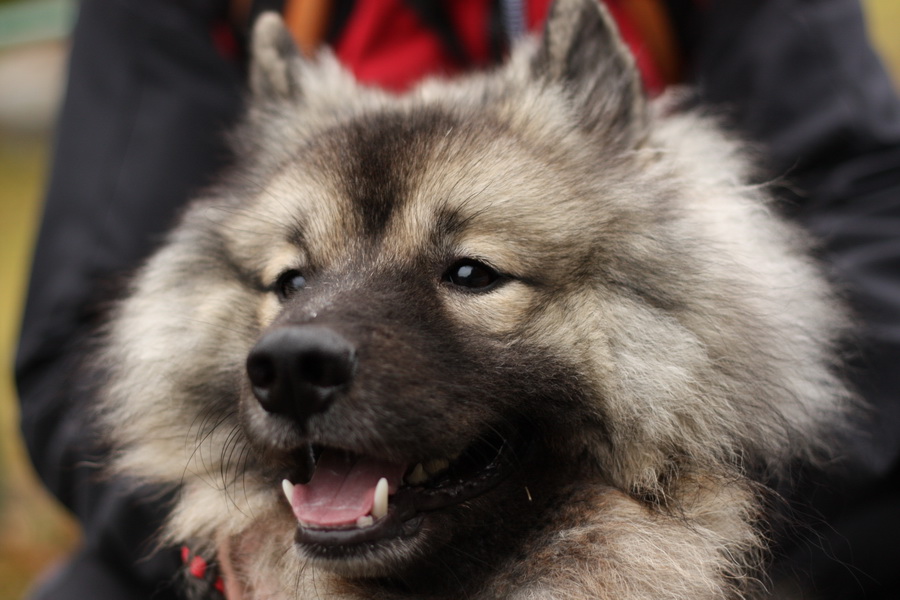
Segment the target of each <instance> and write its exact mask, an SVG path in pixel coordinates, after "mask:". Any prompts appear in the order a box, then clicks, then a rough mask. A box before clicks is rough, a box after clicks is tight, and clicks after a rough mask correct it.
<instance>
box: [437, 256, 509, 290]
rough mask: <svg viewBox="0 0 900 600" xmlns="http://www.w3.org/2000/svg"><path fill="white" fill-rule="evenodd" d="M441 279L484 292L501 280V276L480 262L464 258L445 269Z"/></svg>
mask: <svg viewBox="0 0 900 600" xmlns="http://www.w3.org/2000/svg"><path fill="white" fill-rule="evenodd" d="M443 280H444V281H445V282H447V283H451V284H453V285H455V286H457V287H461V288H466V289H469V290H472V291H478V292H485V291H487V290H490V289H492V288H493V287H494V286H495V285H497V283H498V282H499V281H501V280H502V276H501V275H500V273H498V272H497V271H495V270H494V269H492V268H491V267H489V266H487V265H486V264H484V263H482V262H479V261H477V260H474V259H471V258H464V259H462V260H459V261H457V262H455V263H453V264H452V265H451V266H450V268H449V269H447V271H446V272H445V273H444V277H443Z"/></svg>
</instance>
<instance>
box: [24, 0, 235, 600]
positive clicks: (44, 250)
mask: <svg viewBox="0 0 900 600" xmlns="http://www.w3.org/2000/svg"><path fill="white" fill-rule="evenodd" d="M218 4H219V3H218V2H216V1H215V0H179V1H177V2H170V1H164V0H154V1H146V0H87V1H85V2H84V3H83V4H82V5H81V7H80V13H79V18H78V22H77V25H76V28H75V32H74V39H73V46H72V52H71V58H70V66H69V79H68V85H67V91H66V98H65V101H64V106H63V109H62V113H61V116H60V119H59V122H58V127H57V132H56V140H55V148H54V153H53V165H52V175H51V179H50V184H49V189H48V192H47V195H46V199H45V208H44V215H43V220H42V224H41V229H40V234H39V240H38V243H37V247H36V250H35V254H34V262H33V267H32V274H31V280H30V283H29V290H28V300H27V303H26V310H25V316H24V321H23V324H22V329H21V337H20V342H19V348H18V355H17V360H16V381H17V386H18V392H19V396H20V399H21V426H22V430H23V433H24V438H25V442H26V445H27V447H28V450H29V453H30V456H31V459H32V461H33V463H34V465H35V467H36V469H37V471H38V474H39V475H40V477H41V478H42V479H43V481H44V483H45V484H46V485H47V487H48V488H49V489H50V490H51V491H52V492H53V493H54V494H55V495H56V496H57V497H58V498H59V499H60V500H61V501H62V502H63V503H64V504H65V505H66V506H67V507H68V508H69V509H70V510H72V511H73V512H74V514H75V515H76V517H77V518H78V519H79V521H80V522H81V523H82V525H83V529H84V544H83V547H82V549H81V551H80V553H79V554H78V556H77V557H76V558H75V559H74V560H73V562H72V563H71V564H69V565H67V566H66V567H65V568H64V569H63V570H62V571H60V572H59V573H58V574H57V575H56V576H55V578H54V579H53V580H51V581H50V582H48V583H47V584H46V585H44V586H43V588H42V589H41V590H39V591H38V592H37V597H39V598H54V599H65V598H73V599H74V598H78V599H82V598H98V599H102V598H143V597H147V596H148V595H149V593H150V592H153V591H154V590H157V588H159V587H160V586H161V585H163V584H164V583H165V582H166V581H168V580H169V579H171V577H172V575H173V573H174V572H175V564H176V558H175V557H174V556H173V555H172V553H167V552H162V553H152V552H151V544H150V542H149V540H150V539H151V537H152V533H153V532H154V531H155V530H156V528H157V527H158V526H159V523H160V521H161V517H162V515H161V512H162V510H163V509H162V508H161V507H162V506H164V502H161V501H160V499H159V498H158V497H154V496H153V494H151V493H150V491H149V490H148V491H147V493H146V494H141V493H134V492H131V493H125V492H124V491H123V488H124V486H123V485H122V483H121V482H118V481H114V480H109V479H106V478H104V477H101V476H99V474H98V473H99V469H98V468H97V465H98V460H97V456H98V454H97V453H98V448H97V443H96V441H95V439H93V436H92V435H91V434H90V428H89V427H88V426H87V425H89V423H87V422H86V418H85V417H86V410H85V400H86V398H85V397H84V396H85V394H86V392H85V391H84V390H85V389H86V388H85V386H83V385H82V384H83V383H84V382H80V381H78V380H77V379H76V378H74V375H73V374H74V371H75V369H76V368H77V366H78V364H79V362H80V361H81V360H82V358H83V355H84V345H85V340H86V339H87V337H88V336H89V335H90V333H91V331H92V330H93V328H94V327H95V326H96V324H97V320H98V315H99V312H100V309H99V307H101V306H102V304H103V302H104V301H107V300H108V296H109V292H110V290H111V287H112V286H110V282H111V281H115V280H117V279H121V278H122V277H124V275H125V274H126V273H127V271H129V270H130V269H132V268H133V267H134V266H135V265H136V264H138V263H140V261H141V260H142V259H143V258H144V257H145V256H146V255H147V254H148V252H149V251H150V250H151V249H152V248H153V246H154V244H155V243H156V242H157V241H158V239H159V237H160V235H161V232H163V231H164V230H165V229H166V228H167V227H168V226H169V225H170V224H171V223H172V221H173V218H174V216H175V214H176V213H177V211H178V208H179V207H180V206H181V205H182V204H183V203H184V202H185V199H186V198H187V197H188V196H189V195H190V194H191V193H192V192H193V191H195V190H196V189H197V188H198V187H200V186H202V185H204V183H205V182H206V181H207V180H208V177H209V176H210V174H211V173H212V172H213V171H215V169H216V168H217V167H218V165H219V164H220V163H222V162H223V161H225V160H227V156H226V154H225V149H224V144H223V137H222V131H223V130H224V129H225V128H226V127H227V125H228V124H229V123H231V122H232V121H233V120H234V119H235V117H236V115H237V113H238V112H239V110H240V94H241V92H240V90H241V86H242V82H241V76H240V73H239V69H237V68H236V67H235V65H232V64H230V63H229V61H227V60H225V59H223V58H222V57H221V56H220V55H219V54H218V52H217V51H216V49H215V47H214V44H213V42H212V39H211V36H210V30H211V25H210V24H211V23H212V22H213V21H214V19H215V18H216V17H217V15H218V14H219V12H220V10H221V9H220V7H219V6H218ZM99 462H102V460H100V461H99ZM145 498H146V499H145ZM147 499H152V501H147ZM150 554H153V556H152V557H151V558H146V557H147V555H150Z"/></svg>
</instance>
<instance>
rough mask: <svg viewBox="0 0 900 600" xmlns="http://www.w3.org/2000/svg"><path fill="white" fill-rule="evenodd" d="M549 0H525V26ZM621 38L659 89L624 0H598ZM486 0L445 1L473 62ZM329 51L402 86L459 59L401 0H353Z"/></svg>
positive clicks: (368, 79) (452, 69) (538, 18)
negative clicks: (345, 19) (347, 18)
mask: <svg viewBox="0 0 900 600" xmlns="http://www.w3.org/2000/svg"><path fill="white" fill-rule="evenodd" d="M551 1H552V0H525V8H526V14H525V16H526V22H527V26H528V28H529V30H531V31H533V32H537V31H540V29H541V28H542V27H543V22H544V20H545V19H546V16H547V11H548V9H549V6H550V4H551ZM604 1H605V2H606V4H607V6H608V7H609V9H610V12H611V13H612V15H613V17H614V18H615V19H616V21H617V22H618V24H619V29H620V31H621V33H622V37H623V38H624V39H625V42H626V43H627V44H628V46H629V47H630V48H631V50H632V52H634V54H635V58H636V60H637V64H638V68H639V69H640V71H641V73H642V75H643V78H644V84H645V86H646V88H647V89H648V91H650V93H658V92H660V91H662V89H663V87H665V86H664V83H663V78H662V76H661V73H660V70H659V68H658V67H657V66H656V65H655V63H654V62H653V58H652V56H651V54H650V53H649V52H647V50H646V48H645V46H644V44H643V43H642V41H641V38H640V34H639V33H638V30H637V29H636V28H635V27H634V24H633V23H631V22H630V21H629V19H628V16H627V14H626V13H625V12H624V11H623V10H622V9H621V7H620V3H621V2H622V1H627V0H604ZM490 5H491V0H453V1H452V2H446V3H445V6H446V7H447V10H449V11H450V13H451V14H450V16H451V19H452V20H453V26H454V29H455V30H456V32H457V35H459V37H460V39H461V41H462V43H463V45H465V47H466V50H467V52H468V53H469V56H470V57H471V58H472V59H473V60H474V61H475V65H476V66H484V65H487V64H488V61H489V57H490V54H489V47H488V18H489V15H490ZM335 52H336V54H337V56H338V58H339V59H340V60H341V62H342V63H343V64H344V65H346V66H347V67H348V68H349V69H350V70H351V71H352V72H353V73H354V75H356V77H357V79H359V81H362V82H363V83H367V84H372V85H378V86H381V87H384V88H386V89H389V90H394V91H402V90H404V89H406V88H408V87H409V86H410V85H412V84H413V83H415V82H416V81H418V80H419V79H422V78H423V77H425V76H427V75H453V74H455V73H458V72H459V71H460V70H461V68H462V67H461V65H458V64H456V63H455V61H454V60H453V59H452V58H451V57H450V56H449V55H448V54H447V52H446V50H445V49H444V47H443V45H442V44H441V41H440V40H439V39H438V38H437V36H436V35H435V34H434V33H433V32H432V31H431V30H429V29H428V28H426V27H425V26H424V25H422V23H420V21H419V18H418V16H417V15H416V14H415V13H414V12H413V11H412V10H411V9H409V8H408V7H406V6H405V5H404V4H403V2H402V0H358V1H357V2H356V5H355V9H354V12H353V14H352V15H351V18H350V20H349V21H348V23H347V25H346V27H345V28H344V31H343V33H342V35H341V38H340V40H339V41H338V43H337V45H336V47H335Z"/></svg>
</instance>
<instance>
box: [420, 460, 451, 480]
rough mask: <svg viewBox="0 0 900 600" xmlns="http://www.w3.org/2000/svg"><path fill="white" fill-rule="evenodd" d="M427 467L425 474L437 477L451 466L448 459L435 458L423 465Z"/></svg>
mask: <svg viewBox="0 0 900 600" xmlns="http://www.w3.org/2000/svg"><path fill="white" fill-rule="evenodd" d="M423 466H424V467H425V472H426V473H427V474H428V475H429V476H430V475H436V474H438V473H440V472H441V471H444V470H446V469H447V467H449V466H450V461H449V460H447V459H446V458H433V459H431V460H429V461H425V464H424V465H423Z"/></svg>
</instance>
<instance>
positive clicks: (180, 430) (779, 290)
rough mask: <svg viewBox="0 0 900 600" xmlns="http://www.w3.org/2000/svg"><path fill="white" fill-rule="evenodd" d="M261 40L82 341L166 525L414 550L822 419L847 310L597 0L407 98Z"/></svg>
mask: <svg viewBox="0 0 900 600" xmlns="http://www.w3.org/2000/svg"><path fill="white" fill-rule="evenodd" d="M253 50H254V62H253V65H252V69H251V84H252V91H253V97H252V99H251V103H250V108H249V114H248V116H247V119H246V122H245V124H244V125H243V126H242V127H241V129H240V130H239V131H238V132H237V133H236V134H235V147H236V151H237V153H238V154H239V163H238V164H237V165H236V166H235V168H234V169H233V170H232V172H230V173H229V174H227V175H226V176H225V179H224V181H223V183H222V184H221V185H219V186H218V187H217V188H216V189H215V190H213V191H212V192H211V193H210V194H208V197H207V198H205V199H201V200H199V201H197V202H196V203H195V204H194V205H193V206H192V207H191V208H190V210H189V211H188V212H187V214H186V215H185V217H184V219H183V221H182V223H181V224H180V226H179V227H178V228H176V230H175V231H174V232H173V234H172V235H171V236H170V239H169V241H168V243H167V244H166V245H165V246H164V247H163V248H162V249H161V250H160V251H159V252H158V253H157V254H156V255H155V257H154V258H153V259H152V260H151V262H150V263H149V265H148V266H147V267H146V268H145V269H144V270H143V271H142V273H141V274H140V276H139V277H138V279H137V280H136V283H135V287H134V291H133V294H132V296H131V297H130V298H129V299H128V300H127V301H126V302H124V303H123V304H122V306H121V308H120V309H119V311H118V313H117V314H116V316H115V318H114V320H113V323H112V326H111V331H110V334H109V337H108V341H109V344H108V348H109V352H108V353H107V355H106V356H105V357H104V359H103V360H104V361H105V362H107V363H108V364H110V365H111V368H110V384H109V386H108V390H107V394H106V397H105V401H104V409H105V412H106V414H107V417H106V422H107V423H108V424H110V426H111V428H114V437H115V438H116V440H117V441H118V442H119V443H120V444H121V445H122V447H123V449H124V451H123V453H122V458H121V461H120V466H121V468H122V469H123V470H125V471H126V472H131V473H134V474H136V475H138V476H140V477H142V478H144V479H147V480H151V481H156V482H165V483H170V484H177V485H180V486H181V490H182V491H181V494H180V500H179V504H178V506H177V508H176V513H175V516H174V520H173V525H172V530H173V531H174V532H175V533H174V534H173V535H177V536H187V537H192V538H200V539H208V540H212V539H214V538H216V537H217V536H222V535H238V534H241V533H242V532H246V531H248V530H253V528H254V527H257V526H258V524H259V523H262V522H265V523H267V524H268V525H266V527H268V528H269V529H272V526H271V524H272V523H277V524H278V526H277V527H275V528H274V529H275V530H277V531H279V532H280V533H278V534H277V535H274V537H273V541H271V544H272V547H273V548H275V547H277V548H276V549H275V550H272V551H271V552H270V554H272V555H273V556H274V555H281V554H283V553H284V551H285V548H284V544H292V543H293V542H296V544H297V545H298V546H299V547H300V550H301V555H302V556H303V557H305V558H306V559H311V560H313V561H314V563H315V564H317V565H320V566H324V567H326V568H329V569H332V570H335V571H338V572H341V573H345V574H350V575H378V574H386V573H399V572H405V571H408V570H409V569H410V568H411V567H412V566H414V565H416V564H418V563H420V562H421V561H423V560H426V561H427V560H428V557H429V556H432V555H434V554H435V553H437V552H439V549H440V548H443V547H446V546H448V545H451V546H452V545H453V544H457V548H458V549H460V552H464V551H465V552H474V550H473V548H476V547H479V546H484V545H491V544H493V546H494V547H497V546H499V545H502V544H503V543H505V542H504V541H503V540H510V539H514V538H515V535H518V533H516V532H523V531H533V530H536V529H538V528H540V527H541V525H540V524H538V523H536V522H535V521H536V520H542V519H545V518H548V517H547V514H546V510H545V509H546V506H547V505H548V503H549V502H551V501H552V499H553V498H554V497H555V495H556V494H557V490H559V489H562V488H563V487H565V486H566V485H569V484H570V482H571V481H572V480H573V479H577V480H584V481H602V482H603V483H605V484H608V485H613V486H616V487H618V488H619V489H621V490H623V491H625V492H627V493H632V494H641V495H643V496H644V497H647V498H652V497H654V495H656V494H662V493H665V490H664V489H663V488H664V487H665V486H666V485H668V484H669V483H670V481H671V479H672V477H677V473H679V472H684V471H690V470H691V469H701V468H702V469H721V470H727V469H729V468H738V466H739V464H741V461H747V460H748V459H755V460H759V461H761V462H763V463H765V462H767V461H772V462H778V461H779V460H781V459H782V458H783V457H785V456H788V455H790V454H791V453H792V451H793V448H792V443H791V442H792V439H791V438H792V436H794V437H795V439H797V438H799V437H802V438H804V439H805V438H808V437H809V436H808V433H809V432H810V431H813V430H815V429H817V427H818V424H819V423H820V422H827V421H830V420H831V419H832V412H833V411H834V410H836V408H835V406H836V401H835V398H836V397H837V396H838V395H839V393H836V390H840V386H839V385H837V384H836V383H835V381H834V379H833V377H832V376H831V374H830V368H831V359H832V355H831V347H832V342H833V337H834V336H833V333H832V329H831V326H830V325H823V324H829V323H833V322H835V321H836V319H838V317H837V316H836V313H835V312H834V311H833V309H832V307H831V302H830V300H829V297H828V291H827V289H826V287H825V286H824V285H823V284H822V283H821V281H820V279H819V278H818V276H817V275H816V273H815V268H814V267H813V266H812V265H810V264H809V263H808V262H807V261H806V260H805V259H804V258H803V257H802V254H801V253H800V252H798V251H797V248H796V246H797V244H798V243H797V241H796V240H797V239H798V238H799V237H800V236H799V235H798V234H797V233H796V232H795V231H794V230H793V229H791V228H789V227H787V226H785V225H784V224H783V223H781V222H780V221H777V220H776V219H774V218H773V217H772V216H771V215H770V214H769V213H768V211H767V209H766V208H765V206H764V205H763V203H762V201H761V200H760V198H759V197H758V196H759V193H760V192H759V191H758V190H755V189H751V188H747V187H742V186H741V185H740V181H741V180H742V178H743V177H745V175H746V172H745V167H744V164H743V162H742V160H741V159H740V158H739V157H738V156H737V154H738V149H737V146H736V145H735V144H733V143H732V142H730V141H728V140H726V139H724V138H723V137H722V136H720V135H719V134H718V133H716V132H715V131H714V129H713V128H712V127H710V125H709V124H708V123H706V122H705V121H703V120H701V119H698V118H697V117H694V116H681V117H679V116H673V115H662V114H661V113H660V110H659V109H658V108H657V107H655V106H653V105H651V104H649V103H648V102H647V101H646V99H645V98H644V95H643V93H642V91H641V85H640V81H639V76H638V74H637V72H636V70H635V67H634V63H633V60H632V58H631V56H630V54H629V53H628V51H627V50H626V48H625V47H624V45H623V44H622V42H621V40H620V38H619V36H618V35H617V33H616V31H615V28H614V26H613V25H612V23H611V20H610V18H609V16H608V15H607V14H606V12H605V10H603V9H602V7H600V6H599V5H597V3H596V2H594V1H593V0H561V1H560V2H558V3H557V4H556V5H555V7H554V9H553V10H552V11H551V14H550V17H549V19H548V23H547V25H546V29H545V33H544V36H543V37H542V39H541V40H540V41H539V42H538V43H537V44H526V45H523V46H522V47H520V48H519V49H518V50H517V51H516V52H515V53H514V55H513V57H512V59H511V61H510V63H509V64H508V65H506V66H505V67H504V68H502V69H500V70H498V71H496V72H494V73H489V74H479V75H474V76H472V77H469V78H466V79H464V80H461V81H457V82H439V81H433V82H426V83H424V84H422V85H421V86H419V87H417V88H416V89H414V90H413V91H412V92H410V93H409V94H407V95H404V96H401V97H394V96H390V95H388V94H385V93H382V92H379V91H376V90H371V89H364V88H362V87H359V86H358V85H357V84H356V83H354V82H353V81H352V80H351V78H350V76H349V75H348V74H346V73H345V72H343V71H342V70H341V69H340V68H339V67H338V66H337V65H336V64H335V63H334V61H333V59H331V58H329V57H323V58H321V59H319V60H318V61H316V62H310V61H307V60H305V59H303V58H302V57H301V56H300V55H299V54H298V52H297V50H296V48H295V47H294V45H293V42H292V41H291V40H290V36H289V34H288V33H287V32H286V31H285V30H284V28H283V26H282V24H281V22H280V20H279V19H278V18H277V17H275V16H274V15H266V16H264V17H262V18H261V19H260V21H259V23H258V24H257V26H256V28H255V32H254V43H253ZM801 250H802V249H801ZM813 406H816V407H817V408H816V409H815V410H813V408H812V407H813ZM798 432H799V435H798ZM804 444H805V443H804ZM804 444H800V445H804ZM285 494H286V495H287V497H285ZM542 511H543V512H542ZM490 521H493V522H490ZM498 530H500V533H498ZM286 532H290V534H289V535H288V533H286ZM523 535H524V534H523ZM291 538H295V539H294V540H293V541H292V540H291ZM442 560H450V559H447V558H442Z"/></svg>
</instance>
